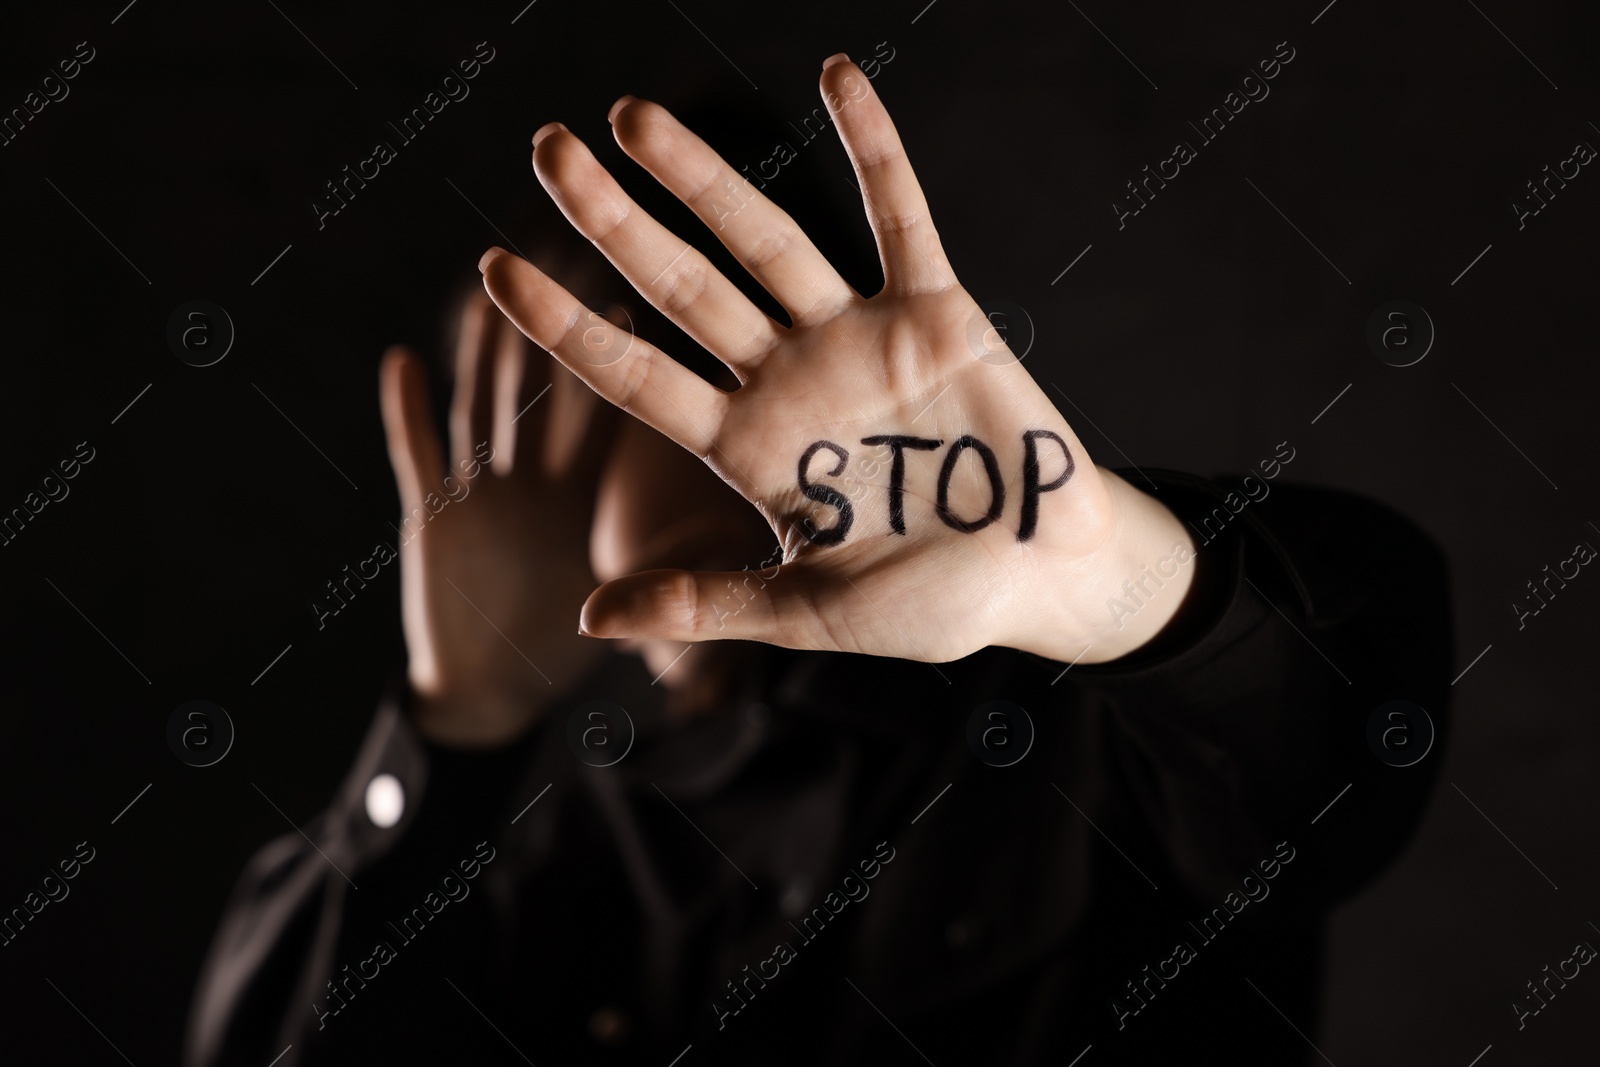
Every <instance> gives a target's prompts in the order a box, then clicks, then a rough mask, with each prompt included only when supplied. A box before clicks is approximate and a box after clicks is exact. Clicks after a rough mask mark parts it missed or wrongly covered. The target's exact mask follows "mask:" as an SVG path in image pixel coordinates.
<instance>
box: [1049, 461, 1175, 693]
mask: <svg viewBox="0 0 1600 1067" xmlns="http://www.w3.org/2000/svg"><path fill="white" fill-rule="evenodd" d="M1099 473H1100V476H1101V479H1102V482H1103V484H1104V486H1105V489H1106V493H1107V497H1108V500H1109V503H1110V505H1111V508H1110V513H1111V515H1112V519H1111V523H1110V531H1109V533H1108V535H1107V536H1106V538H1105V539H1104V541H1103V542H1102V545H1101V547H1100V549H1098V550H1097V551H1096V552H1094V553H1093V554H1091V555H1090V556H1088V557H1086V558H1080V559H1077V560H1074V561H1072V562H1071V564H1070V565H1067V564H1064V565H1061V566H1059V567H1057V568H1055V571H1054V573H1050V574H1046V575H1044V576H1043V580H1041V581H1040V582H1039V583H1038V584H1037V586H1036V588H1037V589H1038V590H1039V594H1040V595H1041V596H1042V597H1044V598H1046V603H1044V604H1043V605H1041V609H1040V611H1039V612H1038V613H1037V616H1038V617H1040V618H1042V619H1045V620H1048V622H1047V624H1046V625H1043V626H1040V627H1037V628H1036V634H1035V637H1036V639H1035V640H1031V641H1029V642H1028V643H1026V644H1021V645H1019V646H1018V647H1021V648H1023V649H1024V651H1028V652H1033V653H1035V654H1037V655H1042V656H1045V657H1046V658H1049V659H1054V660H1058V661H1060V662H1063V663H1084V664H1090V663H1108V662H1111V661H1112V660H1117V659H1121V658H1122V657H1124V656H1126V655H1128V654H1130V653H1132V652H1134V651H1135V650H1137V649H1139V648H1142V647H1144V646H1145V645H1148V644H1149V643H1150V642H1151V641H1153V640H1154V639H1155V638H1156V637H1157V635H1159V634H1160V633H1162V631H1163V630H1165V629H1166V628H1167V626H1168V625H1169V624H1170V623H1171V622H1172V620H1173V618H1174V617H1175V616H1176V615H1177V613H1178V609H1179V608H1180V607H1181V606H1182V605H1183V603H1184V601H1185V598H1186V597H1187V596H1188V594H1189V591H1190V589H1191V587H1192V586H1193V582H1194V572H1195V567H1194V560H1195V552H1196V547H1195V544H1194V540H1193V538H1192V537H1191V536H1190V534H1189V531H1188V528H1187V527H1186V526H1185V525H1184V524H1183V522H1182V521H1181V520H1180V519H1179V518H1178V517H1177V516H1176V515H1175V514H1173V512H1172V511H1171V509H1169V508H1168V507H1167V506H1166V505H1165V504H1163V503H1161V501H1159V500H1157V499H1156V498H1155V497H1153V496H1150V495H1149V494H1147V493H1144V492H1141V491H1140V490H1138V489H1135V488H1134V487H1133V486H1131V485H1129V484H1128V483H1127V482H1126V481H1125V480H1123V479H1122V478H1120V477H1118V476H1117V475H1116V474H1114V473H1112V472H1110V471H1107V470H1103V469H1102V470H1100V471H1099Z"/></svg>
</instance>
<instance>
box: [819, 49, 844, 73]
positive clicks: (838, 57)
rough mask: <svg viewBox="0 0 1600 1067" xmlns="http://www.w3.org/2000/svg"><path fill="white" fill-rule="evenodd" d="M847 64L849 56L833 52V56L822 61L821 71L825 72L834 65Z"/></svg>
mask: <svg viewBox="0 0 1600 1067" xmlns="http://www.w3.org/2000/svg"><path fill="white" fill-rule="evenodd" d="M848 62H850V57H849V56H847V55H845V54H844V53H843V52H835V53H834V54H833V55H831V56H829V57H828V58H827V59H824V60H823V61H822V69H823V70H827V69H828V68H829V67H831V66H833V65H834V64H835V63H848Z"/></svg>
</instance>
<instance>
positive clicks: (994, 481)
mask: <svg viewBox="0 0 1600 1067" xmlns="http://www.w3.org/2000/svg"><path fill="white" fill-rule="evenodd" d="M969 448H970V449H972V450H973V451H975V452H977V453H978V455H979V456H981V457H982V458H983V469H984V472H985V473H987V474H988V475H989V489H990V491H991V492H992V493H993V494H994V495H993V497H991V499H990V501H989V510H988V511H987V512H985V513H984V515H983V518H981V519H976V520H974V521H972V522H967V521H966V520H964V519H958V518H956V515H955V512H953V511H951V510H950V478H951V476H952V475H954V474H955V472H956V460H958V459H960V458H961V453H962V452H964V451H966V450H967V449H969ZM1005 506H1006V483H1005V482H1004V481H1002V480H1001V478H1000V462H999V461H998V460H996V459H995V458H994V449H992V448H990V447H989V446H988V445H986V444H984V443H983V442H982V441H980V440H978V439H977V438H976V437H973V436H972V435H971V434H967V435H965V436H963V437H958V438H957V439H956V443H955V444H953V445H951V446H950V451H948V452H946V453H945V455H944V466H943V467H941V468H940V469H939V501H938V511H939V518H940V519H942V520H944V524H945V525H946V526H948V527H950V528H951V529H952V530H960V531H961V532H962V533H977V532H978V531H979V530H981V529H983V528H984V527H985V526H987V525H989V524H990V523H991V522H993V521H994V520H996V519H998V518H999V517H1000V513H1001V512H1002V511H1004V510H1005Z"/></svg>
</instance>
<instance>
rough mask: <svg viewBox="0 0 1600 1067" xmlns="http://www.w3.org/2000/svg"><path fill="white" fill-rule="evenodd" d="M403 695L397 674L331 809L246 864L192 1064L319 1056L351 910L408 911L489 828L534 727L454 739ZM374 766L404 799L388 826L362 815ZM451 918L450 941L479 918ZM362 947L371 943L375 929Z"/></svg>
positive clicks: (209, 971) (474, 902)
mask: <svg viewBox="0 0 1600 1067" xmlns="http://www.w3.org/2000/svg"><path fill="white" fill-rule="evenodd" d="M405 701H406V690H405V687H404V685H403V684H402V683H400V682H398V681H397V682H395V683H394V684H392V685H391V686H390V688H389V692H388V694H387V695H386V696H385V698H384V700H383V702H382V703H381V704H380V706H379V708H378V712H377V715H376V716H375V717H374V719H373V722H372V726H371V727H370V728H369V730H368V732H367V736H366V738H365V739H364V741H363V742H362V745H361V748H360V750H359V753H358V755H357V757H356V759H355V762H354V764H353V766H352V767H351V770H350V772H349V774H348V775H347V776H346V778H345V780H344V781H343V783H342V784H341V785H340V786H339V788H338V791H337V792H336V794H335V796H334V798H333V801H332V802H331V804H330V805H329V807H328V809H327V810H326V811H325V812H324V813H323V814H322V815H320V816H318V817H317V819H316V820H315V821H313V822H312V823H310V824H309V825H307V826H305V827H303V831H304V833H303V834H302V833H300V832H296V833H292V834H285V835H284V836H282V837H280V838H278V839H276V840H274V841H273V842H271V843H270V844H268V845H267V846H266V847H264V848H263V849H261V851H260V852H258V853H257V854H256V855H255V856H254V857H253V858H252V860H251V861H250V863H249V865H248V866H247V868H246V869H245V872H244V874H243V875H242V876H241V878H240V880H239V883H238V885H237V886H236V888H235V890H234V893H233V896H232V898H231V899H230V901H229V903H228V906H227V908H226V910H225V912H224V915H223V918H222V921H221V924H220V926H219V928H218V931H217V934H216V937H215V938H214V940H213V942H212V945H211V948H210V950H209V952H208V954H207V958H206V962H205V964H204V966H203V968H202V970H201V974H200V979H199V983H198V986H197V989H196V992H195V999H194V1003H193V1006H192V1009H191V1012H190V1019H189V1028H188V1034H187V1038H186V1048H185V1060H186V1062H187V1063H188V1064H190V1065H193V1067H213V1065H217V1067H221V1065H227V1064H257V1065H259V1064H262V1063H267V1062H269V1061H271V1060H272V1059H273V1057H275V1056H277V1055H278V1053H280V1052H282V1051H283V1050H284V1049H285V1047H286V1046H288V1045H290V1044H293V1045H294V1046H295V1048H294V1050H293V1051H292V1052H291V1053H290V1054H289V1055H288V1056H286V1057H285V1058H284V1059H283V1061H281V1063H282V1064H285V1065H286V1064H293V1063H304V1062H308V1059H307V1053H311V1055H310V1057H309V1059H310V1060H315V1059H316V1055H315V1049H316V1047H317V1046H318V1044H319V1042H318V1041H316V1040H314V1039H312V1037H311V1035H314V1034H315V1033H317V1031H318V1030H319V1025H318V1024H319V1022H321V1021H322V1020H321V1019H319V1014H318V1008H317V1006H318V1005H322V1006H324V1007H326V1006H327V1005H328V1004H329V1001H328V991H327V989H326V982H327V980H328V979H329V977H330V976H332V975H333V974H334V973H335V972H337V971H338V970H339V967H340V964H341V963H345V962H355V961H357V960H359V959H360V957H361V956H363V955H367V954H368V952H367V951H363V952H361V953H360V954H359V955H357V954H355V942H354V940H353V939H354V938H357V937H364V936H365V931H364V930H361V929H360V928H361V927H363V926H367V925H370V924H367V923H362V922H352V921H351V920H352V914H353V913H356V912H357V911H359V912H360V913H361V914H363V915H368V916H380V915H381V916H385V917H388V918H394V917H396V916H400V915H403V914H405V910H406V908H408V907H410V906H411V905H414V904H420V903H421V902H422V901H423V899H424V894H425V893H427V892H429V891H430V890H437V889H438V884H439V880H440V876H441V875H442V874H447V873H451V872H452V868H454V867H455V865H456V864H457V863H458V861H460V860H461V859H463V858H471V857H473V856H474V845H475V844H476V843H477V842H480V841H485V840H487V839H488V838H489V837H490V836H492V835H491V831H490V827H491V825H492V823H493V822H494V820H495V818H496V816H497V815H498V814H500V813H501V812H502V811H503V810H504V808H505V806H506V804H507V802H508V794H509V793H510V791H511V789H512V788H513V786H515V785H516V783H517V782H518V780H519V778H520V772H521V771H522V770H523V768H524V767H525V764H526V762H527V759H528V754H529V751H530V745H531V740H532V736H533V734H534V733H536V732H537V727H536V728H535V730H533V731H530V733H529V734H528V735H526V736H524V738H523V739H522V740H520V741H519V742H516V743H514V744H512V745H510V746H507V747H505V748H501V749H496V750H492V751H467V750H455V749H449V748H444V747H440V746H436V745H432V744H430V743H428V742H426V741H425V740H423V739H422V738H421V737H420V736H419V735H418V734H417V732H416V731H415V730H414V729H413V728H412V726H411V724H410V720H409V718H408V717H407V714H406V707H405ZM383 774H389V775H393V776H394V777H395V778H396V779H397V780H398V781H399V783H400V786H401V789H402V795H403V798H404V805H403V808H402V811H401V813H400V819H399V821H398V822H397V823H395V824H394V825H393V826H389V827H380V826H377V825H375V824H374V823H373V821H372V819H371V818H370V817H369V816H368V814H367V805H366V793H367V786H368V784H369V783H370V782H371V781H372V780H373V779H374V778H375V777H377V776H379V775H383ZM491 850H492V846H491ZM457 873H458V876H459V872H457ZM357 886H359V890H357V889H356V887H357ZM484 897H485V894H483V893H477V894H472V893H468V894H466V895H465V896H464V898H463V899H462V902H461V903H460V904H459V905H456V904H452V905H451V906H452V907H455V908H456V909H457V911H458V912H459V911H465V910H468V909H472V910H481V909H482V907H483V904H484ZM398 901H404V904H397V903H396V902H398ZM452 924H453V925H456V926H457V927H458V929H457V931H456V933H457V934H458V935H459V936H457V937H456V938H454V939H453V940H454V941H455V942H456V943H457V944H463V943H466V942H467V941H470V938H467V937H466V934H467V932H468V931H469V930H470V931H477V932H479V933H481V932H482V931H483V929H484V928H485V927H486V924H485V923H484V922H482V921H481V918H480V921H476V922H474V921H472V920H469V919H468V918H467V917H466V916H462V915H455V916H453V917H452ZM363 947H364V948H365V949H367V950H370V948H371V945H370V942H368V943H366V944H365V945H364V946H363ZM330 1025H331V1024H330ZM308 1045H309V1046H310V1047H309V1048H308V1047H307V1046H308Z"/></svg>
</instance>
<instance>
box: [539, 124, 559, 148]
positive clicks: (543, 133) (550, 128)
mask: <svg viewBox="0 0 1600 1067" xmlns="http://www.w3.org/2000/svg"><path fill="white" fill-rule="evenodd" d="M557 130H560V131H562V132H563V133H565V132H568V131H567V128H566V127H565V126H563V125H561V123H559V122H547V123H545V124H544V125H543V126H540V127H539V128H538V129H537V130H535V131H534V132H533V147H535V148H538V147H539V142H540V141H542V140H544V139H545V138H546V137H549V136H550V135H551V134H552V133H555V132H556V131H557Z"/></svg>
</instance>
